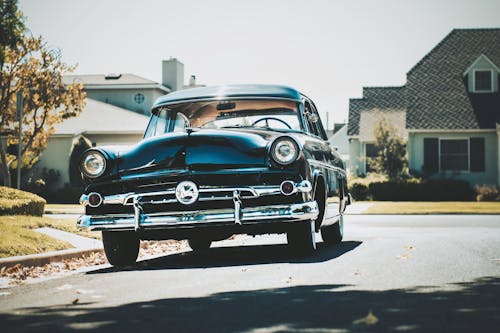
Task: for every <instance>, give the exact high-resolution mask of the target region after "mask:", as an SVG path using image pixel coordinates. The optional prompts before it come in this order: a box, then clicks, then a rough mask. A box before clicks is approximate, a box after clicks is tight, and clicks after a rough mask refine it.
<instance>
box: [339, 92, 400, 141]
mask: <svg viewBox="0 0 500 333" xmlns="http://www.w3.org/2000/svg"><path fill="white" fill-rule="evenodd" d="M375 108H376V109H377V110H378V111H379V112H393V111H401V110H405V87H367V88H363V98H357V99H350V100H349V121H348V128H347V135H351V136H353V135H359V133H360V132H359V123H360V119H361V113H362V112H363V111H369V110H373V109H375Z"/></svg>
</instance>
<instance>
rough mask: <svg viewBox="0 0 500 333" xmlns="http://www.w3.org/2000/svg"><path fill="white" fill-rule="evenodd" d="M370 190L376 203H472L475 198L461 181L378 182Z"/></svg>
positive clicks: (372, 184)
mask: <svg viewBox="0 0 500 333" xmlns="http://www.w3.org/2000/svg"><path fill="white" fill-rule="evenodd" d="M368 188H369V189H370V194H371V197H372V199H373V200H376V201H470V200H473V198H474V190H473V189H472V188H471V186H470V185H469V183H467V182H465V181H459V180H423V181H422V182H420V183H416V182H406V181H388V182H376V183H371V184H370V185H369V186H368Z"/></svg>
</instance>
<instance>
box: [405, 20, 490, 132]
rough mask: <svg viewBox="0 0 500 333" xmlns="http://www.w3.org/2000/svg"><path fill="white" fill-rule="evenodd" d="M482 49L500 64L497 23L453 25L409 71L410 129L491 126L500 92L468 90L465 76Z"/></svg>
mask: <svg viewBox="0 0 500 333" xmlns="http://www.w3.org/2000/svg"><path fill="white" fill-rule="evenodd" d="M481 55H484V56H486V57H487V58H488V59H489V60H490V61H491V62H492V63H493V64H495V66H497V67H499V66H500V29H455V30H453V31H452V32H451V33H449V34H448V35H447V36H446V37H445V38H444V39H443V40H442V41H441V42H440V43H439V44H438V45H437V46H436V47H434V48H433V49H432V50H431V51H430V52H429V53H428V54H427V55H426V56H425V57H424V58H422V60H420V61H419V62H418V63H417V64H416V65H415V66H414V67H413V68H412V69H411V70H410V71H409V72H408V74H407V84H406V87H407V91H406V96H407V116H406V127H407V128H408V129H489V128H495V125H496V123H497V122H499V121H500V94H498V93H491V94H470V93H469V92H468V88H467V82H466V78H464V77H463V73H464V71H466V70H467V69H468V68H469V67H470V66H471V64H472V63H473V62H475V61H476V60H477V59H478V58H479V57H480V56H481Z"/></svg>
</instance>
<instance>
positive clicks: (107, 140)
mask: <svg viewBox="0 0 500 333" xmlns="http://www.w3.org/2000/svg"><path fill="white" fill-rule="evenodd" d="M85 137H86V138H88V139H89V140H90V141H91V142H92V143H93V144H95V145H96V146H110V145H111V146H112V145H120V146H121V145H133V144H136V143H137V142H139V141H141V140H142V133H137V134H86V135H85Z"/></svg>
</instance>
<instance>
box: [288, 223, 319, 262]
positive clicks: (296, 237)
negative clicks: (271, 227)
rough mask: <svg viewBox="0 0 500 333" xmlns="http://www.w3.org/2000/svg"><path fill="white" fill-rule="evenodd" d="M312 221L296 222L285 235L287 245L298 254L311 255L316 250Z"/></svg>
mask: <svg viewBox="0 0 500 333" xmlns="http://www.w3.org/2000/svg"><path fill="white" fill-rule="evenodd" d="M314 225H315V223H314V221H305V222H297V223H296V225H294V226H293V228H292V229H291V230H289V231H288V232H287V234H286V237H287V241H288V245H289V246H290V247H291V248H292V250H294V251H296V252H298V253H300V254H311V253H313V252H314V250H316V233H315V231H314Z"/></svg>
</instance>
